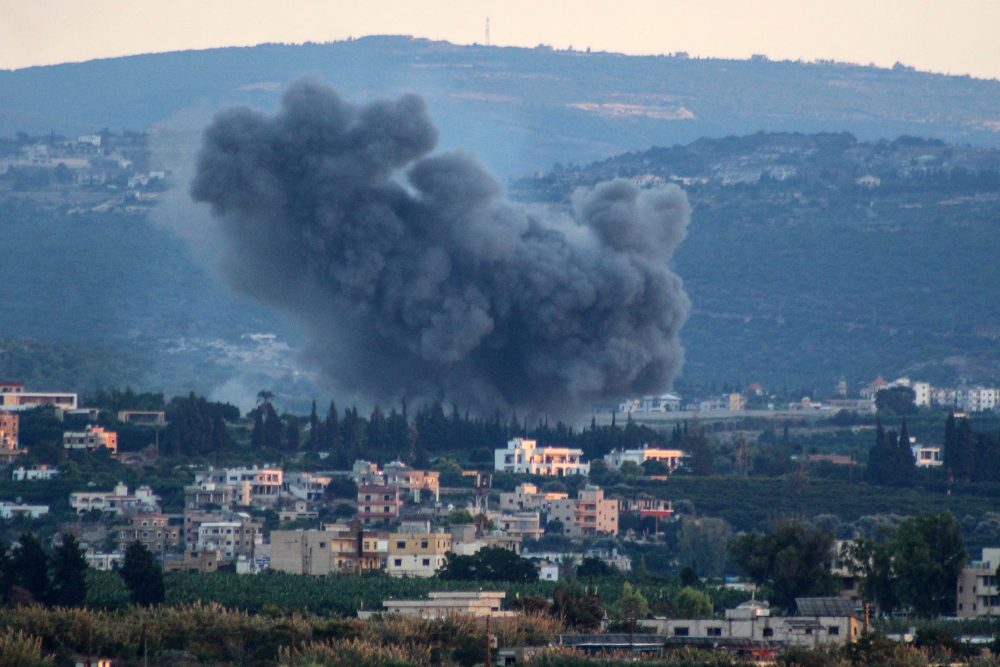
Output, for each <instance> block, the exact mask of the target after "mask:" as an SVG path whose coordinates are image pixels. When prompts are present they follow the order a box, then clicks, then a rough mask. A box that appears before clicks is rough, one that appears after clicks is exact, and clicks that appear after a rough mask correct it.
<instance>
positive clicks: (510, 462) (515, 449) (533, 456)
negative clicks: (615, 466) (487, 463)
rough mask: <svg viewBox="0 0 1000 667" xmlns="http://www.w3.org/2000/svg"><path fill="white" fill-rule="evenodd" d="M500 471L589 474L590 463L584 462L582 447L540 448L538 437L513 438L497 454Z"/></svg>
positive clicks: (563, 474)
mask: <svg viewBox="0 0 1000 667" xmlns="http://www.w3.org/2000/svg"><path fill="white" fill-rule="evenodd" d="M494 466H495V469H496V470H497V472H511V473H521V474H529V475H550V476H554V477H566V476H569V475H587V474H590V464H589V463H584V462H583V450H582V449H574V448H571V447H539V446H538V442H537V441H535V440H528V439H526V438H514V439H513V440H510V441H508V442H507V448H506V449H497V450H496V451H495V453H494Z"/></svg>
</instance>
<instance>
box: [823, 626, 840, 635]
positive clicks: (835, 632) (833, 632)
mask: <svg viewBox="0 0 1000 667" xmlns="http://www.w3.org/2000/svg"><path fill="white" fill-rule="evenodd" d="M826 631H827V633H828V634H829V635H830V636H831V637H836V636H837V635H839V634H840V626H839V625H831V626H830V627H828V628H827V629H826Z"/></svg>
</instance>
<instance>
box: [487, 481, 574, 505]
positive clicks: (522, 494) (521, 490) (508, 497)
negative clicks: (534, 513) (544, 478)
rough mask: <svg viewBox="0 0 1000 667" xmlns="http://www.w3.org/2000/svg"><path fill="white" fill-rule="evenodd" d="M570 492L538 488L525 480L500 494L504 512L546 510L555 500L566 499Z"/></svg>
mask: <svg viewBox="0 0 1000 667" xmlns="http://www.w3.org/2000/svg"><path fill="white" fill-rule="evenodd" d="M566 498H569V494H568V493H566V492H565V491H546V492H542V491H539V490H538V487H537V486H535V485H534V484H529V483H528V482H525V483H524V484H519V485H518V486H517V487H515V488H514V490H513V491H505V492H502V493H501V494H500V509H501V510H502V511H504V512H519V511H523V510H544V509H547V508H548V506H549V503H550V502H552V501H553V500H565V499H566Z"/></svg>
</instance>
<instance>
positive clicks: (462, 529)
mask: <svg viewBox="0 0 1000 667" xmlns="http://www.w3.org/2000/svg"><path fill="white" fill-rule="evenodd" d="M448 532H449V533H450V534H451V552H452V553H454V554H455V555H456V556H472V555H473V554H476V553H478V552H479V551H480V550H481V549H489V548H493V549H506V550H507V551H513V552H514V553H516V554H520V553H521V542H522V541H523V540H522V538H521V536H520V535H510V534H508V533H503V532H500V531H489V532H488V531H485V530H479V529H478V528H477V526H476V524H472V523H468V524H460V525H454V526H450V527H449V528H448Z"/></svg>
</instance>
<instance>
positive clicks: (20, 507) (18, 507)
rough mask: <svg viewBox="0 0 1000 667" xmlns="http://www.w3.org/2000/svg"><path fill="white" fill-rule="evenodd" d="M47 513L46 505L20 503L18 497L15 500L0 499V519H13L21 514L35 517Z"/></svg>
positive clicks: (31, 517)
mask: <svg viewBox="0 0 1000 667" xmlns="http://www.w3.org/2000/svg"><path fill="white" fill-rule="evenodd" d="M48 513H49V506H48V505H27V504H24V503H22V502H21V501H20V499H17V500H15V501H10V500H0V519H13V518H16V517H21V516H23V517H28V518H29V519H37V518H38V517H40V516H42V515H44V514H48Z"/></svg>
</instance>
